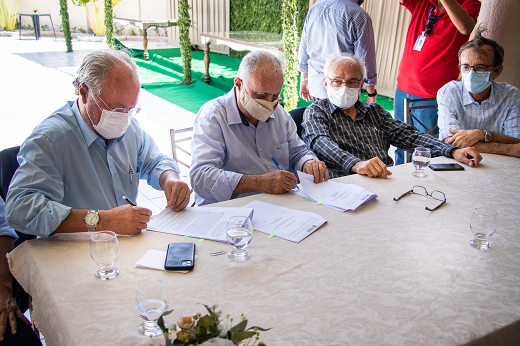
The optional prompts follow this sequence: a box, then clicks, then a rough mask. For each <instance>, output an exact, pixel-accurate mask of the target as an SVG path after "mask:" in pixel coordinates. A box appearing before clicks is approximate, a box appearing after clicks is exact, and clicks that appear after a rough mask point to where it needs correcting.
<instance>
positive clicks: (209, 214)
mask: <svg viewBox="0 0 520 346" xmlns="http://www.w3.org/2000/svg"><path fill="white" fill-rule="evenodd" d="M252 213H253V209H252V208H217V207H215V208H211V207H204V208H191V207H187V208H186V209H184V210H182V211H179V212H175V211H173V210H171V209H168V208H166V209H164V210H163V211H162V212H161V213H160V214H159V215H157V216H154V218H153V220H151V221H150V222H149V223H148V227H147V229H148V230H150V231H156V232H163V233H170V234H177V235H185V236H188V237H194V238H203V239H209V240H217V241H221V242H226V228H227V222H228V220H229V218H230V217H232V216H248V217H249V218H251V217H252V216H253V215H252Z"/></svg>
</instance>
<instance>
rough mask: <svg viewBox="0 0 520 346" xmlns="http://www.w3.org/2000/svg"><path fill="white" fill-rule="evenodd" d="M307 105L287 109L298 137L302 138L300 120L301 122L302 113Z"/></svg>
mask: <svg viewBox="0 0 520 346" xmlns="http://www.w3.org/2000/svg"><path fill="white" fill-rule="evenodd" d="M306 109H307V107H300V108H295V109H293V110H291V111H289V114H290V115H291V117H292V118H293V120H294V122H295V123H296V133H297V134H298V137H300V138H302V122H303V113H304V112H305V110H306Z"/></svg>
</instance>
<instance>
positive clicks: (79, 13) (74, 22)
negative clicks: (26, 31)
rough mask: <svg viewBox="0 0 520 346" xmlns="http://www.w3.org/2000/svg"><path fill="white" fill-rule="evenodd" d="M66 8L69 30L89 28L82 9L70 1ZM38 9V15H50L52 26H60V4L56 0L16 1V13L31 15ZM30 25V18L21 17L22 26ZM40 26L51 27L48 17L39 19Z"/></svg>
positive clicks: (85, 14)
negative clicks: (34, 9)
mask: <svg viewBox="0 0 520 346" xmlns="http://www.w3.org/2000/svg"><path fill="white" fill-rule="evenodd" d="M67 7H68V12H69V23H70V27H71V29H72V28H73V27H77V28H79V27H82V28H83V29H85V30H87V28H89V27H90V26H89V25H88V23H87V13H86V12H85V9H84V8H83V7H78V6H76V5H74V4H72V1H70V0H68V1H67ZM33 8H36V9H38V13H40V14H50V15H51V17H52V22H53V23H54V25H60V24H61V16H60V3H59V1H58V0H19V1H18V13H32V9H33ZM27 24H30V25H31V26H32V20H31V18H30V17H25V16H22V25H24V26H25V25H27ZM40 24H41V25H45V24H47V25H48V26H49V27H50V26H51V22H50V20H49V17H41V18H40Z"/></svg>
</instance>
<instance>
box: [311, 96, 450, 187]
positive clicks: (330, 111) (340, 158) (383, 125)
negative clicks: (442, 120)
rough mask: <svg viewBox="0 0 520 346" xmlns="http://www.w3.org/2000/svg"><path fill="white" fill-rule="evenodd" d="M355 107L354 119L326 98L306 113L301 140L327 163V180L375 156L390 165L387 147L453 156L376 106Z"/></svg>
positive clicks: (443, 146) (444, 146)
mask: <svg viewBox="0 0 520 346" xmlns="http://www.w3.org/2000/svg"><path fill="white" fill-rule="evenodd" d="M355 107H356V110H357V116H356V119H355V120H352V118H351V117H349V116H348V115H346V114H345V113H344V112H343V109H341V108H339V107H336V106H335V105H334V104H332V103H331V102H329V100H328V99H321V100H318V101H315V102H314V103H313V104H311V105H310V106H309V107H308V108H307V109H306V110H305V114H304V117H303V122H302V127H303V132H302V138H303V140H304V142H305V143H306V144H307V146H308V147H309V148H310V149H312V150H313V151H314V152H315V153H316V155H317V156H318V158H319V159H320V160H322V161H324V162H325V163H326V164H327V168H328V170H329V177H330V178H336V177H341V176H344V175H348V174H350V173H351V171H350V170H351V168H352V166H354V165H355V164H356V163H357V162H359V161H366V160H370V159H372V158H374V157H379V158H380V159H381V161H383V162H384V163H385V164H386V165H387V166H392V165H393V164H394V161H393V160H392V158H391V157H390V156H389V155H388V149H389V148H390V145H394V146H396V147H398V148H400V149H403V150H407V151H411V150H414V149H415V148H416V147H426V148H429V149H430V151H431V154H432V157H434V156H441V155H444V156H447V157H452V156H451V151H452V150H453V149H456V147H454V146H452V145H450V144H447V143H444V142H441V141H439V140H438V139H436V138H434V137H432V136H430V135H428V134H425V133H422V132H420V131H418V130H417V129H416V128H415V127H413V126H412V125H407V124H405V123H403V122H402V121H399V120H395V119H393V118H392V116H391V115H390V113H388V112H387V111H385V110H384V109H383V108H382V107H381V106H380V105H378V104H377V103H371V104H366V103H363V102H361V101H357V103H356V105H355Z"/></svg>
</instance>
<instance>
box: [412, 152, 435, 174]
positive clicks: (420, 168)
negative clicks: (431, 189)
mask: <svg viewBox="0 0 520 346" xmlns="http://www.w3.org/2000/svg"><path fill="white" fill-rule="evenodd" d="M431 159H432V156H431V154H430V149H428V148H424V147H417V148H415V150H414V152H413V155H412V162H413V165H414V166H415V172H413V173H412V175H413V176H414V177H419V178H423V177H425V176H426V167H428V165H429V164H430V161H431Z"/></svg>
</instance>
